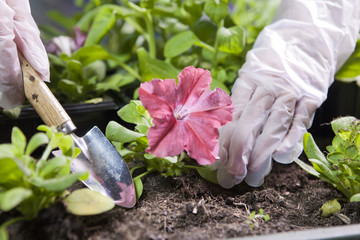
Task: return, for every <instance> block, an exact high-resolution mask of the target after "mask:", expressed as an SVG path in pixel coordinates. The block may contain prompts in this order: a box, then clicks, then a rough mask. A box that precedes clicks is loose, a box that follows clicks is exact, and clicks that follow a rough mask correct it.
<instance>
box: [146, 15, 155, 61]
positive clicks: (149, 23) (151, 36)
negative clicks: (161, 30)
mask: <svg viewBox="0 0 360 240" xmlns="http://www.w3.org/2000/svg"><path fill="white" fill-rule="evenodd" d="M145 22H146V29H147V38H146V40H147V42H148V44H149V54H150V56H151V57H153V58H155V57H156V46H155V32H154V25H153V19H152V16H151V10H147V11H146V12H145Z"/></svg>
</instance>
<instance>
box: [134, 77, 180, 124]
mask: <svg viewBox="0 0 360 240" xmlns="http://www.w3.org/2000/svg"><path fill="white" fill-rule="evenodd" d="M175 88H176V82H175V80H174V79H165V80H164V81H163V80H160V79H153V80H151V81H150V82H145V83H142V84H141V85H140V89H139V98H140V100H141V102H142V104H143V106H144V107H145V108H146V109H147V110H148V111H149V113H150V116H151V117H152V118H163V117H164V116H165V115H173V109H174V108H175V101H176V98H175V97H176V94H175Z"/></svg>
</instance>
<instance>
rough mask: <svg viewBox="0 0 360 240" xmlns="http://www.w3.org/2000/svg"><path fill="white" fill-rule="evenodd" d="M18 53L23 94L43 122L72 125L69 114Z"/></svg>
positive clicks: (61, 125) (49, 124)
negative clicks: (68, 123)
mask: <svg viewBox="0 0 360 240" xmlns="http://www.w3.org/2000/svg"><path fill="white" fill-rule="evenodd" d="M18 55H19V60H20V65H21V69H22V76H23V81H24V91H25V96H26V98H27V100H28V101H29V102H30V103H31V104H32V106H33V107H34V108H35V110H36V112H37V113H38V114H39V116H40V117H41V119H42V120H43V121H44V123H45V124H46V125H48V126H55V127H57V128H59V127H63V126H64V125H65V123H67V122H70V123H71V124H72V125H73V123H72V122H71V119H70V117H69V115H68V114H67V113H66V111H65V110H64V108H63V107H62V106H61V104H60V103H59V101H58V100H57V99H56V98H55V96H54V95H53V93H52V92H51V91H50V89H49V88H48V86H47V85H46V83H45V82H44V81H43V80H42V79H41V78H40V76H39V74H37V72H36V71H35V70H34V69H33V68H32V66H31V65H30V64H29V62H28V61H27V60H26V59H25V58H24V56H23V55H22V54H21V53H20V52H18ZM73 128H75V126H73ZM69 130H70V131H73V130H75V129H67V130H66V131H69Z"/></svg>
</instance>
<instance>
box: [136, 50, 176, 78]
mask: <svg viewBox="0 0 360 240" xmlns="http://www.w3.org/2000/svg"><path fill="white" fill-rule="evenodd" d="M137 55H138V59H139V66H140V73H141V76H142V79H143V81H145V82H148V81H150V80H152V79H154V78H158V79H176V77H177V75H178V74H179V72H180V71H179V70H177V69H176V68H175V67H174V66H173V65H171V64H170V63H168V62H165V61H161V60H159V59H156V58H153V57H151V56H150V55H149V54H148V53H147V52H146V50H145V49H144V48H140V49H138V50H137Z"/></svg>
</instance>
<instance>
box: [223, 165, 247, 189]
mask: <svg viewBox="0 0 360 240" xmlns="http://www.w3.org/2000/svg"><path fill="white" fill-rule="evenodd" d="M245 175H246V174H245ZM245 175H235V174H232V173H229V172H228V170H227V169H225V168H218V171H217V180H218V183H219V185H220V186H221V187H223V188H226V189H230V188H232V187H234V186H235V185H237V184H239V183H241V182H242V181H243V180H244V178H245Z"/></svg>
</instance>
